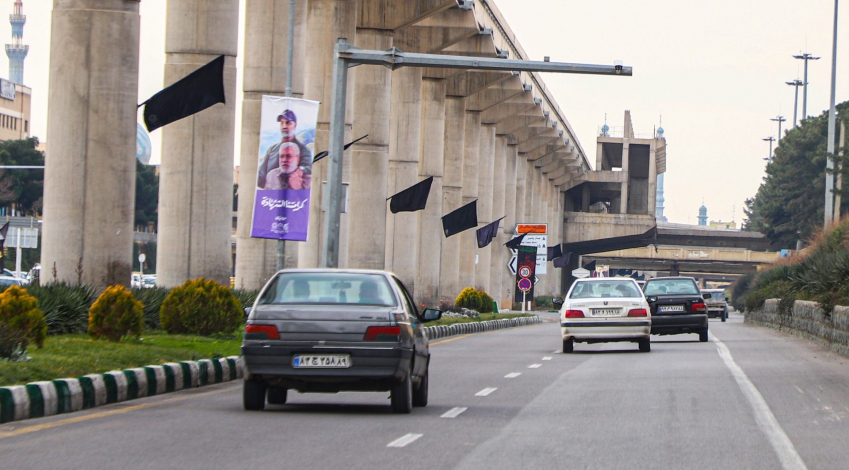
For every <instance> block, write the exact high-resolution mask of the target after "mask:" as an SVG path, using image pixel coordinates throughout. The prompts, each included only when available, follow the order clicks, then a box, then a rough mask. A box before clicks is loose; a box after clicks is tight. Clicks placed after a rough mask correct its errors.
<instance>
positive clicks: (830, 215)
mask: <svg viewBox="0 0 849 470" xmlns="http://www.w3.org/2000/svg"><path fill="white" fill-rule="evenodd" d="M836 82H837V0H834V39H833V42H832V45H831V100H830V101H829V106H828V142H827V149H826V152H828V156H827V157H826V164H825V168H826V171H825V221H824V223H823V226H824V227H828V226H829V225H831V223H832V222H834V175H833V174H832V172H831V170H833V169H834V160H832V159H831V156H832V155H834V137H835V136H834V134H835V131H836V129H835V126H836V125H837V122H836V120H837V116H836V111H835V109H834V93H835V83H836ZM837 210H838V215H839V212H840V208H838V209H837Z"/></svg>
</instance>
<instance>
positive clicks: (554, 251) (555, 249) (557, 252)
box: [547, 243, 563, 260]
mask: <svg viewBox="0 0 849 470" xmlns="http://www.w3.org/2000/svg"><path fill="white" fill-rule="evenodd" d="M547 251H548V259H549V260H553V259H557V258H560V257H561V256H563V248H562V247H561V245H560V243H558V244H556V245H554V246H550V247H548V250H547Z"/></svg>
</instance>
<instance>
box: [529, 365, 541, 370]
mask: <svg viewBox="0 0 849 470" xmlns="http://www.w3.org/2000/svg"><path fill="white" fill-rule="evenodd" d="M540 367H542V364H531V365H529V366H528V369H539V368H540Z"/></svg>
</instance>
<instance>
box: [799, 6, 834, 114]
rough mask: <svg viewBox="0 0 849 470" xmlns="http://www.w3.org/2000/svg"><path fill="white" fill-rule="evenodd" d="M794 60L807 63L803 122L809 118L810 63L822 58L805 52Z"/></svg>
mask: <svg viewBox="0 0 849 470" xmlns="http://www.w3.org/2000/svg"><path fill="white" fill-rule="evenodd" d="M835 8H836V6H835ZM793 58H794V59H800V60H804V61H805V79H804V80H803V81H804V82H805V83H803V85H804V88H805V89H804V90H803V91H802V120H803V121H804V120H805V119H807V118H808V61H809V60H820V58H819V57H814V56H812V55H811V54H809V53H807V52H805V53H804V54H797V55H794V56H793Z"/></svg>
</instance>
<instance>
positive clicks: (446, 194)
mask: <svg viewBox="0 0 849 470" xmlns="http://www.w3.org/2000/svg"><path fill="white" fill-rule="evenodd" d="M465 134H466V100H465V99H464V98H462V97H457V96H450V97H448V98H446V99H445V139H444V140H445V146H444V148H445V150H444V152H443V163H442V213H443V214H447V213H449V212H451V211H453V210H456V209H458V208H459V207H460V206H462V205H463V143H464V142H465ZM431 191H433V190H432V189H431ZM439 227H440V228H441V227H442V225H441V221H440V224H439ZM460 240H461V237H460V236H459V235H457V236H454V237H450V238H443V239H442V254H441V256H440V263H439V264H440V268H439V297H440V299H444V300H448V301H451V302H452V303H453V301H454V299H456V298H457V295H458V294H459V293H460V290H461V289H462V288H463V286H461V285H460Z"/></svg>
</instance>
